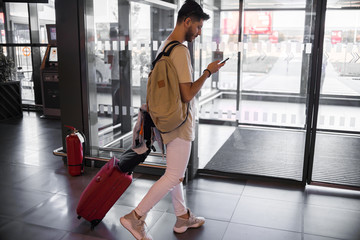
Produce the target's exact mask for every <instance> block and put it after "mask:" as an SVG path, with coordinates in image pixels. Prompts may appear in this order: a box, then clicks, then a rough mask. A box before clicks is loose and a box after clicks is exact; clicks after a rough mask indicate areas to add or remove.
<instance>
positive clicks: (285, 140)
mask: <svg viewBox="0 0 360 240" xmlns="http://www.w3.org/2000/svg"><path fill="white" fill-rule="evenodd" d="M304 143H305V133H304V132H302V131H283V130H281V131H278V130H263V129H249V128H238V129H236V130H235V131H234V133H233V134H232V135H231V136H230V138H229V139H228V140H227V141H226V142H225V143H224V145H223V146H222V147H221V148H220V149H219V151H218V152H217V153H216V154H215V155H214V157H213V158H212V159H211V161H210V162H209V163H208V164H207V165H206V166H205V169H206V170H216V171H222V172H229V173H241V174H251V175H262V176H270V177H279V178H287V179H294V180H301V178H302V169H303V159H304V145H305V144H304Z"/></svg>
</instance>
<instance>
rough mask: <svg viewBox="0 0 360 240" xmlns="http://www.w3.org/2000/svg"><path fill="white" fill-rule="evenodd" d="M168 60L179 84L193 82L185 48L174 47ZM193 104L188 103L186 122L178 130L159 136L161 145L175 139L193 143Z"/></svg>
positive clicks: (162, 46) (166, 42)
mask: <svg viewBox="0 0 360 240" xmlns="http://www.w3.org/2000/svg"><path fill="white" fill-rule="evenodd" d="M168 43H170V41H169V40H166V41H165V42H164V43H163V44H162V45H161V46H160V48H159V50H158V54H159V53H160V52H161V51H162V50H163V48H164V47H165V46H166V45H167V44H168ZM170 58H171V60H172V62H173V64H174V67H175V69H176V72H177V74H178V77H179V83H188V82H193V80H192V74H193V68H192V65H191V58H190V52H189V50H188V49H187V47H183V46H176V47H175V48H174V49H173V50H172V52H171V54H170ZM194 119H195V104H194V99H192V100H191V101H190V106H189V115H188V118H187V120H186V122H185V123H184V124H183V125H181V126H180V127H179V128H177V129H175V130H174V131H172V132H169V133H165V134H161V136H162V139H163V143H164V144H168V143H169V142H171V141H172V140H174V139H175V138H177V137H179V138H181V139H184V140H186V141H193V140H194V139H195V131H194V126H195V120H194Z"/></svg>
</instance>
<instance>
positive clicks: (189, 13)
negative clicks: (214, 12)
mask: <svg viewBox="0 0 360 240" xmlns="http://www.w3.org/2000/svg"><path fill="white" fill-rule="evenodd" d="M188 17H191V18H195V19H196V20H197V21H200V20H201V19H203V20H208V19H209V18H210V16H209V15H208V14H206V13H205V12H204V11H203V9H202V8H201V6H200V5H199V4H198V3H197V2H195V1H194V0H186V1H185V3H184V4H183V5H182V6H181V8H180V10H179V12H178V18H177V21H178V22H181V21H184V20H185V19H186V18H188Z"/></svg>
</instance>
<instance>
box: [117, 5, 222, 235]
mask: <svg viewBox="0 0 360 240" xmlns="http://www.w3.org/2000/svg"><path fill="white" fill-rule="evenodd" d="M208 19H209V15H208V14H206V13H204V11H203V10H202V8H201V7H200V5H199V4H197V3H196V2H195V1H193V0H187V1H186V2H185V3H184V4H183V6H182V7H181V8H180V10H179V13H178V18H177V23H176V26H175V28H174V30H173V31H172V33H171V34H170V35H169V37H168V38H167V39H166V41H165V42H164V43H163V45H162V46H161V47H160V49H159V52H158V53H160V52H161V51H162V50H163V48H164V47H165V46H166V45H167V44H168V43H170V42H172V41H179V42H180V43H183V42H185V41H187V42H192V41H193V40H194V39H195V38H196V37H198V36H199V35H201V30H202V27H203V23H204V21H206V20H208ZM170 59H171V60H172V62H173V64H174V66H175V69H176V72H177V74H178V77H179V86H180V94H181V99H182V101H183V102H185V103H190V108H189V115H188V118H187V120H186V122H185V123H184V124H182V125H181V126H180V127H179V128H177V129H175V130H174V131H171V132H169V133H165V134H162V135H161V136H162V139H163V143H164V144H166V170H165V174H164V175H163V176H162V177H161V178H160V179H159V180H158V181H157V182H156V183H155V184H154V185H153V186H152V187H151V188H150V190H149V191H148V193H147V194H146V195H145V197H144V198H143V199H142V201H141V202H140V203H139V205H138V206H137V207H136V208H135V209H134V210H133V211H131V212H130V213H129V214H127V215H125V216H123V217H121V218H120V222H121V224H122V225H123V226H124V227H125V228H126V229H127V230H128V231H129V232H130V233H131V234H132V235H133V236H134V237H135V238H136V239H145V240H147V239H152V238H151V236H150V234H149V233H148V232H147V230H146V227H145V218H146V215H147V213H148V212H149V211H150V209H151V208H153V207H154V206H155V204H157V203H158V202H159V201H160V200H161V199H162V198H163V197H164V196H165V195H166V194H167V193H168V192H171V197H172V203H173V207H174V210H175V215H176V217H177V220H176V223H175V226H174V228H173V230H174V232H176V233H184V232H185V231H186V230H187V229H188V228H197V227H200V226H202V225H203V224H204V223H205V219H204V218H203V217H196V216H195V215H194V214H193V213H192V212H191V211H190V209H188V208H187V207H186V204H185V200H184V194H183V184H182V181H183V179H184V175H185V171H186V167H187V165H188V161H189V157H190V150H191V142H192V141H193V140H194V138H195V133H194V124H195V106H194V97H195V96H196V94H197V93H198V92H199V91H200V89H201V87H202V86H203V84H204V83H205V81H206V79H207V78H208V77H210V76H211V74H213V73H216V72H217V71H219V69H220V68H221V67H222V66H224V64H225V63H222V64H219V61H215V62H212V63H210V64H209V65H208V66H207V68H206V69H205V70H204V72H203V74H202V75H201V76H200V78H198V79H197V80H196V81H193V79H192V72H193V69H192V65H191V58H190V53H189V50H188V49H187V48H186V47H185V46H184V45H179V46H177V47H175V48H174V49H173V51H172V52H171V54H170Z"/></svg>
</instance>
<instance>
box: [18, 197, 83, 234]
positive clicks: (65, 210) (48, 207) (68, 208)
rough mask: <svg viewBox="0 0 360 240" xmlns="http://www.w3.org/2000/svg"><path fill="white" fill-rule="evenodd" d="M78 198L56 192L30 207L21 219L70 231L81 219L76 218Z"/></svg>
mask: <svg viewBox="0 0 360 240" xmlns="http://www.w3.org/2000/svg"><path fill="white" fill-rule="evenodd" d="M77 203H78V200H77V199H74V198H73V197H72V196H67V195H61V194H57V195H55V196H53V197H51V198H50V199H48V200H47V201H45V202H44V203H42V204H41V205H38V206H36V207H35V208H32V209H31V211H29V212H27V214H26V215H24V216H23V217H22V221H24V222H27V223H32V224H36V225H40V226H44V227H50V228H56V229H60V230H65V231H72V230H73V229H74V228H76V227H77V226H78V225H79V224H81V221H79V220H78V219H77V214H76V206H77Z"/></svg>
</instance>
